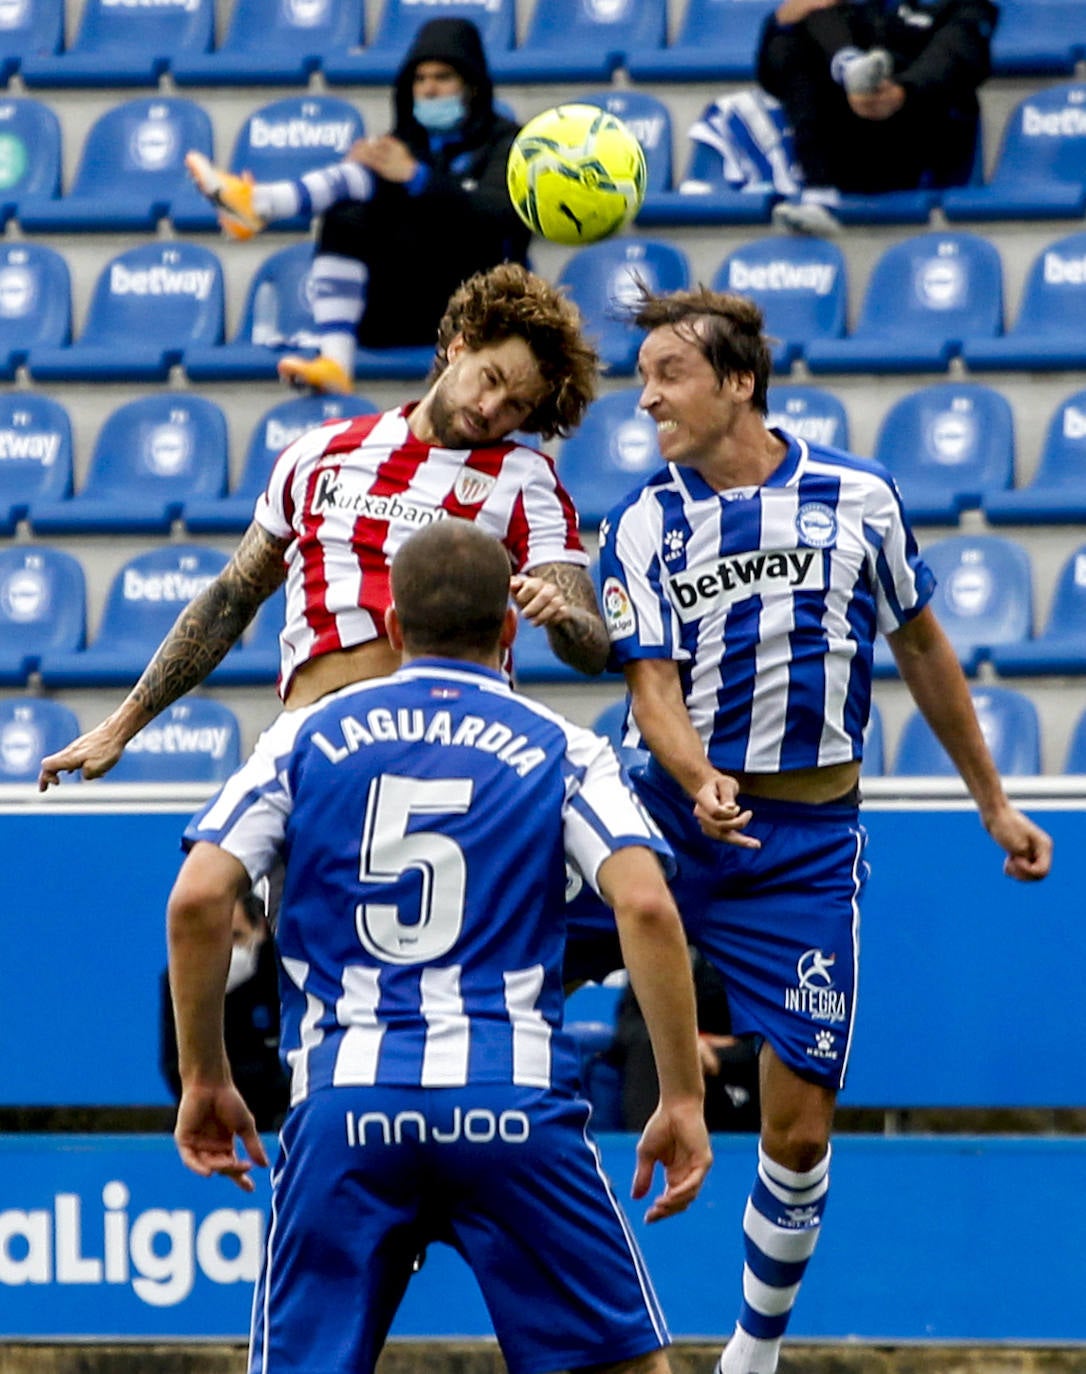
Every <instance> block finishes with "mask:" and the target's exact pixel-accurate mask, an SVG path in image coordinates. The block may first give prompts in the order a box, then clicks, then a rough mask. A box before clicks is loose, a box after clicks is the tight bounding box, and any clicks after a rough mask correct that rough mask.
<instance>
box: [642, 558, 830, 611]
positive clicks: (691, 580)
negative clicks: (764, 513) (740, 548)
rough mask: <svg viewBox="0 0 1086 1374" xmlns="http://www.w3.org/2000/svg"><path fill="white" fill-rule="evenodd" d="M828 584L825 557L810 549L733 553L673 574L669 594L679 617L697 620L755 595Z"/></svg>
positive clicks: (816, 588) (814, 588) (820, 586)
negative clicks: (824, 573)
mask: <svg viewBox="0 0 1086 1374" xmlns="http://www.w3.org/2000/svg"><path fill="white" fill-rule="evenodd" d="M824 585H825V581H824V578H823V571H822V560H821V559H820V558H819V557H818V556H817V555H816V554H815V553H814V552H813V551H812V550H809V549H784V550H774V551H771V552H766V551H759V552H757V553H734V554H730V555H729V556H728V557H726V558H720V559H718V560H717V561H716V562H715V563H701V564H699V565H698V567H696V568H687V569H686V570H685V571H684V572H679V573H675V574H673V576H672V577H670V578H669V579H668V584H667V586H668V596H669V597H670V598H671V604H672V605H673V606H674V607H675V610H676V611H677V612H678V615H679V619H680V620H684V621H687V620H697V618H698V617H699V616H702V615H705V613H706V612H707V611H711V610H717V609H723V610H726V609H727V608H728V607H729V606H733V605H735V603H736V602H738V601H746V600H747V599H748V598H749V597H752V596H766V595H768V594H771V593H773V592H777V593H780V592H792V591H798V590H799V589H801V588H802V589H803V590H819V589H821V588H822V587H823V586H824Z"/></svg>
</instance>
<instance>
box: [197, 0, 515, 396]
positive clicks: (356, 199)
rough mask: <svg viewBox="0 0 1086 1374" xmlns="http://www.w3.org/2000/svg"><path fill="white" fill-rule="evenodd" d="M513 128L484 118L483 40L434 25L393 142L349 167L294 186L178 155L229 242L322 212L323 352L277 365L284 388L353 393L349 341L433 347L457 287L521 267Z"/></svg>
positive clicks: (413, 60)
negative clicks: (511, 265) (510, 167)
mask: <svg viewBox="0 0 1086 1374" xmlns="http://www.w3.org/2000/svg"><path fill="white" fill-rule="evenodd" d="M517 128H518V126H517V125H516V124H515V123H514V122H513V121H512V120H509V119H505V118H503V117H502V116H501V115H499V114H498V113H496V111H495V109H494V87H493V83H492V81H491V77H490V71H489V68H488V66H487V60H486V54H485V52H484V50H483V43H482V39H481V37H480V35H479V30H478V29H477V28H476V27H475V25H474V24H473V23H471V21H470V20H467V19H431V20H430V21H429V22H428V23H426V24H424V25H423V26H422V28H421V29H419V31H418V34H417V35H416V37H415V40H414V42H413V43H412V45H411V48H410V50H409V52H408V54H407V57H406V58H405V59H404V63H403V66H402V67H401V68H400V72H399V75H398V76H397V78H396V82H395V86H394V88H393V125H392V130H391V132H390V133H386V134H381V135H379V136H378V137H375V138H364V139H360V140H359V141H358V142H357V143H355V144H354V146H353V147H352V148H351V151H350V154H349V156H348V158H347V159H346V160H345V161H343V162H339V163H336V164H334V165H333V166H331V167H326V168H323V169H320V170H318V171H315V172H310V173H307V174H306V175H305V176H304V177H302V178H301V180H299V181H282V182H254V181H252V180H251V179H249V178H246V177H243V176H241V177H239V176H234V175H232V174H231V173H228V172H224V171H222V170H221V169H220V168H217V167H214V166H213V165H212V164H211V163H210V162H209V161H208V160H207V158H205V157H204V156H203V155H202V154H200V153H190V154H189V155H188V158H187V159H186V161H187V165H188V168H189V171H190V173H191V174H192V176H193V179H194V180H195V182H196V184H197V186H198V187H199V189H200V190H201V191H202V192H203V193H204V195H206V196H207V197H208V199H209V200H211V201H213V202H214V203H215V204H216V205H217V206H218V208H219V211H220V215H219V219H220V223H221V224H222V227H223V229H224V231H225V232H226V233H227V234H228V235H230V236H231V237H234V238H244V239H247V238H251V237H252V235H253V234H256V233H259V232H260V231H261V230H262V229H263V228H264V227H265V226H266V225H268V224H270V223H273V222H274V221H276V220H282V219H289V218H292V217H294V216H295V215H298V214H306V213H310V214H313V215H322V216H323V219H322V222H321V227H320V233H319V236H318V241H317V250H316V255H315V257H314V260H313V270H312V275H311V279H310V280H311V285H312V293H313V314H314V318H315V320H316V323H317V327H318V329H319V331H320V335H321V345H320V354H319V356H318V357H316V358H303V357H285V358H283V359H282V360H281V361H280V364H279V374H280V376H281V377H282V378H283V380H284V381H288V382H291V383H293V384H294V385H297V386H301V387H309V388H312V389H313V390H316V391H324V392H339V393H346V392H349V391H350V390H351V389H352V383H353V378H354V363H355V350H356V345H357V344H359V343H360V344H362V345H363V347H366V348H391V347H396V346H403V345H407V346H420V345H432V344H433V342H434V339H435V335H436V332H437V325H438V321H439V320H440V319H441V316H442V313H443V312H444V309H445V306H446V304H447V302H448V299H449V297H450V296H451V295H452V293H453V292H454V291H455V290H456V288H457V287H458V286H459V285H460V284H461V282H463V281H465V280H466V279H467V278H468V277H470V276H472V275H474V273H476V272H481V271H486V270H487V269H489V268H491V267H494V266H496V265H497V264H498V263H500V262H505V261H510V262H518V263H522V264H524V265H527V260H528V258H527V254H528V241H529V238H530V235H529V232H528V230H527V228H526V227H525V226H524V225H523V224H522V223H521V221H520V219H519V218H518V217H517V214H516V212H515V210H514V209H513V206H512V202H511V201H510V199H509V193H508V191H507V190H506V185H505V164H506V159H507V158H508V156H509V149H510V146H511V145H512V142H513V139H514V138H515V137H516V134H517Z"/></svg>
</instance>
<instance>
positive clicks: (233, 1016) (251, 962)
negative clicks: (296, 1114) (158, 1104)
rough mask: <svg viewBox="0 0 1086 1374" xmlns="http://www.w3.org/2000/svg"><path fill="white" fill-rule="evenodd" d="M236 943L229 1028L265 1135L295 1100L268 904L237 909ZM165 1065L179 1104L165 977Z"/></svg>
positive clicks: (257, 901) (244, 903)
mask: <svg viewBox="0 0 1086 1374" xmlns="http://www.w3.org/2000/svg"><path fill="white" fill-rule="evenodd" d="M232 931H233V945H232V947H231V950H230V970H229V973H228V974H227V978H226V1009H225V1013H224V1023H223V1024H224V1029H225V1034H226V1051H227V1057H228V1058H229V1060H230V1068H231V1070H232V1072H233V1076H234V1082H235V1083H236V1085H237V1088H238V1091H239V1092H240V1093H241V1095H242V1097H243V1098H244V1099H245V1104H246V1106H247V1107H248V1108H249V1110H250V1111H251V1112H252V1114H253V1116H254V1117H255V1118H256V1124H257V1129H258V1130H260V1131H272V1130H276V1129H277V1128H278V1127H279V1125H280V1123H281V1122H282V1120H283V1117H284V1116H285V1114H286V1110H287V1106H288V1105H289V1102H290V1085H289V1083H288V1080H287V1078H286V1075H285V1074H284V1073H283V1069H282V1067H281V1065H280V1062H279V979H278V971H277V968H276V960H275V944H274V941H273V940H272V938H271V931H270V929H269V927H268V921H267V917H266V916H265V914H264V903H263V901H262V899H261V898H260V897H258V896H256V895H255V894H254V893H249V894H248V895H247V896H246V897H244V898H242V899H241V900H239V901H238V902H236V903H235V905H234V918H233V926H232ZM161 1007H162V1019H161V1027H160V1035H159V1066H160V1068H161V1070H162V1076H163V1078H164V1079H165V1080H166V1083H167V1084H168V1085H169V1089H170V1092H171V1093H172V1094H173V1096H174V1099H175V1101H180V1100H181V1077H180V1074H179V1073H178V1068H177V1034H176V1030H175V1028H174V1016H173V999H172V998H171V996H170V984H169V979H168V978H167V976H166V974H165V973H163V975H162V996H161Z"/></svg>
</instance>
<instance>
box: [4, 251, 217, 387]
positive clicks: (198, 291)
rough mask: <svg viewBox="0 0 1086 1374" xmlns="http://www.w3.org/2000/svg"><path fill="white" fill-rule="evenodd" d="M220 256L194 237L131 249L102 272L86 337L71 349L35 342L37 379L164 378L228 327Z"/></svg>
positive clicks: (31, 364) (32, 362) (32, 361)
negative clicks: (187, 353)
mask: <svg viewBox="0 0 1086 1374" xmlns="http://www.w3.org/2000/svg"><path fill="white" fill-rule="evenodd" d="M223 295H224V291H223V273H222V264H221V263H220V262H219V259H218V258H217V257H216V256H215V254H214V253H213V252H211V250H210V249H208V248H201V247H200V246H199V245H197V244H194V243H181V242H165V243H150V244H145V245H144V246H143V247H140V248H130V249H128V251H127V252H124V253H118V255H117V256H116V257H115V258H111V259H110V261H109V262H107V263H106V265H105V267H104V268H103V269H102V271H101V273H100V274H99V277H98V281H97V282H96V284H95V287H94V294H93V296H92V298H91V303H90V309H89V311H88V313H87V319H86V323H85V325H84V326H83V332H82V334H81V335H80V337H79V338H78V339H77V340H76V342H75V343H74V344H72V345H71V346H70V347H68V348H56V347H47V346H44V345H40V346H35V347H34V348H31V350H30V354H29V356H28V358H27V367H28V369H29V371H30V375H31V376H32V377H33V378H34V380H35V381H36V382H42V381H88V382H110V381H114V382H122V381H123V382H137V381H138V382H164V381H166V380H167V378H168V377H169V373H170V368H171V367H173V366H175V365H176V364H178V363H179V362H180V361H181V356H182V354H183V353H184V351H185V349H186V348H188V347H191V346H194V345H197V344H209V345H210V344H216V343H219V342H220V341H221V340H222V332H223Z"/></svg>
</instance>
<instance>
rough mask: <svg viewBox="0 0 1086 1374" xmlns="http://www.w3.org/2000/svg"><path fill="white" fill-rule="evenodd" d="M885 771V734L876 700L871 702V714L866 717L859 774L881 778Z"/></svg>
mask: <svg viewBox="0 0 1086 1374" xmlns="http://www.w3.org/2000/svg"><path fill="white" fill-rule="evenodd" d="M885 772H886V734H885V731H884V729H883V724H882V712H881V711H880V710H879V708H878V705H877V703H876V702H874V701H873V702H872V703H871V714H870V715H869V716H868V718H867V729H866V730H865V731H864V757H863V763H862V764H861V765H860V774H861V776H862V777H865V778H881V777H882V775H883V774H884V773H885Z"/></svg>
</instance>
